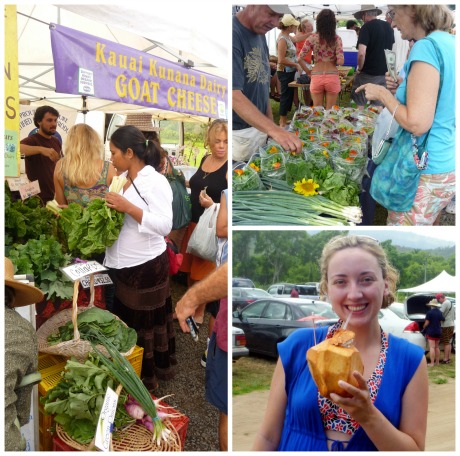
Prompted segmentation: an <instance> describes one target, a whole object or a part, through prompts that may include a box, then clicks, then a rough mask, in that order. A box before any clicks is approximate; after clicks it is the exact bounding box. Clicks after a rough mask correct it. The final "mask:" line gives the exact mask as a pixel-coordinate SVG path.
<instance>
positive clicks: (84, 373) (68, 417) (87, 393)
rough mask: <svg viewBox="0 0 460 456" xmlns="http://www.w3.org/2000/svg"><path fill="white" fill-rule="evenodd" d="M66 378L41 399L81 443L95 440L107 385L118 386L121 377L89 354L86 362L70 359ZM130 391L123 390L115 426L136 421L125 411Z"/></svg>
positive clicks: (113, 387)
mask: <svg viewBox="0 0 460 456" xmlns="http://www.w3.org/2000/svg"><path fill="white" fill-rule="evenodd" d="M62 376H63V379H62V380H61V382H59V383H58V384H57V385H56V386H55V387H54V388H53V389H51V390H49V391H48V392H47V394H46V396H43V397H41V398H40V402H41V403H42V404H43V405H44V409H45V413H47V414H50V415H56V416H55V417H54V421H55V422H56V423H59V424H60V425H61V426H62V427H63V429H64V431H65V432H66V433H67V434H69V435H70V436H71V437H72V438H73V439H74V440H76V441H77V442H79V443H81V444H87V443H90V442H91V441H92V439H93V438H94V435H95V432H96V426H97V422H98V419H99V415H100V413H101V409H102V405H103V403H104V396H105V393H106V391H107V387H110V388H112V389H113V390H115V389H116V387H117V386H118V383H117V380H116V379H115V378H114V376H113V375H112V374H111V373H110V371H109V370H108V369H107V367H105V366H104V365H102V364H101V363H100V361H99V359H98V358H97V357H95V356H92V355H91V354H90V355H89V357H88V359H87V360H86V361H85V363H84V364H81V363H79V362H78V361H77V360H75V359H74V358H72V359H71V360H69V361H67V364H66V366H65V371H64V372H63V374H62ZM126 400H127V394H126V393H125V392H124V391H122V392H121V394H120V397H119V400H118V405H117V411H116V414H115V422H114V426H115V428H117V429H119V428H121V427H122V426H125V425H127V424H130V423H133V422H134V421H135V420H134V419H133V418H132V417H131V416H129V415H128V413H127V412H126V410H125V406H124V404H125V402H126Z"/></svg>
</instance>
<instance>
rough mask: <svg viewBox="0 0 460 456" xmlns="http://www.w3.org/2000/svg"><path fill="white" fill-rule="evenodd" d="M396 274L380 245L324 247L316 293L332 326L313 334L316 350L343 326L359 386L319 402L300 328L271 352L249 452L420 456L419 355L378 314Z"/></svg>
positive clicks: (307, 342)
mask: <svg viewBox="0 0 460 456" xmlns="http://www.w3.org/2000/svg"><path fill="white" fill-rule="evenodd" d="M397 278H398V274H397V272H396V270H395V269H394V268H393V267H392V266H391V265H390V264H389V263H388V260H387V258H386V254H385V252H384V250H383V249H382V247H381V246H380V245H379V243H378V242H377V241H376V240H374V239H372V238H369V237H366V236H337V237H334V238H332V239H331V240H330V241H329V242H328V243H327V244H326V246H325V247H324V249H323V254H322V258H321V292H322V293H323V294H325V295H327V297H328V300H329V301H330V302H331V304H332V306H333V309H334V311H335V312H336V313H337V314H338V315H339V317H340V320H339V322H338V323H337V324H336V325H334V326H332V327H330V328H321V329H317V330H316V333H315V335H316V342H317V343H319V342H321V341H322V340H324V339H325V338H326V337H331V336H332V335H333V333H334V332H335V331H336V330H337V329H338V328H340V327H341V326H342V324H343V321H345V320H346V319H347V317H348V316H349V314H350V312H352V315H351V318H350V320H349V323H348V328H347V329H350V330H351V331H353V332H354V333H355V339H354V345H355V346H356V348H357V349H358V350H359V352H360V355H361V359H362V361H363V365H364V373H363V375H361V374H360V373H359V372H357V371H355V372H354V373H353V375H354V377H355V379H356V381H357V383H358V385H359V387H355V386H353V385H351V384H349V383H346V382H342V381H341V382H339V384H340V386H341V387H342V388H343V389H345V390H346V391H347V392H348V393H349V394H350V396H351V397H350V398H345V397H341V396H338V395H336V394H333V393H332V394H331V399H327V398H325V397H323V396H321V395H320V394H319V392H318V388H317V387H316V384H315V382H314V380H313V378H312V376H311V374H310V371H309V368H308V364H307V361H306V352H307V350H308V349H309V348H310V347H312V346H313V345H314V343H315V342H314V341H315V337H314V334H313V331H315V330H314V329H299V330H297V331H295V332H294V333H293V334H291V335H290V336H289V337H288V338H287V339H286V340H285V341H284V342H282V343H281V344H279V345H278V350H279V354H280V359H279V360H278V363H277V366H276V369H275V373H274V375H273V380H272V385H271V390H270V396H269V401H268V405H267V410H266V413H265V417H264V420H263V423H262V426H261V429H260V431H259V433H258V435H257V437H256V441H255V444H254V448H253V449H254V450H262V451H274V450H278V451H328V450H336V451H337V450H338V451H341V450H345V451H365V450H368V451H372V450H373V451H376V450H378V451H420V450H423V449H424V447H425V434H426V421H427V412H428V376H427V366H426V360H425V356H424V353H423V350H422V349H421V348H420V347H417V346H416V345H414V344H411V343H409V342H407V341H406V340H403V339H400V338H398V337H396V336H393V335H387V334H385V333H383V331H382V330H381V328H380V325H379V322H378V312H379V310H380V308H381V307H387V306H388V305H390V304H391V303H392V302H393V300H394V292H395V289H396V282H397Z"/></svg>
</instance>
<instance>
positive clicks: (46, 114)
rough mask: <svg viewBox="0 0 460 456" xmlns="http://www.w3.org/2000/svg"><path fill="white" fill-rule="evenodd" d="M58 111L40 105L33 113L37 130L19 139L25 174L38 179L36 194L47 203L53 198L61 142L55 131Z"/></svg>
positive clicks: (32, 178) (34, 179) (30, 178)
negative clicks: (37, 191)
mask: <svg viewBox="0 0 460 456" xmlns="http://www.w3.org/2000/svg"><path fill="white" fill-rule="evenodd" d="M58 117H59V112H58V111H57V110H56V109H54V108H53V107H51V106H40V107H39V108H37V109H36V111H35V114H34V124H35V126H36V127H37V128H38V132H37V133H35V134H33V135H31V136H29V137H28V138H25V139H23V140H22V141H21V154H22V155H24V156H25V164H26V174H27V177H28V179H29V180H30V181H31V182H33V181H36V180H38V184H39V185H40V193H39V194H38V196H39V197H40V198H41V199H42V200H43V203H45V204H46V203H47V202H48V201H51V200H53V199H54V181H53V174H54V167H55V166H56V162H57V161H58V160H59V158H61V156H62V153H61V149H62V146H61V143H60V142H59V139H57V138H56V137H55V136H54V134H55V133H56V127H57V119H58Z"/></svg>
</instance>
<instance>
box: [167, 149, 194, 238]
mask: <svg viewBox="0 0 460 456" xmlns="http://www.w3.org/2000/svg"><path fill="white" fill-rule="evenodd" d="M167 160H168V163H169V166H170V169H171V172H170V173H168V174H167V175H166V178H167V179H168V181H169V185H171V190H172V192H173V202H172V209H173V224H172V229H173V230H179V229H180V228H184V227H185V226H187V225H188V224H189V223H190V220H191V219H192V204H191V201H190V196H189V194H188V192H187V189H186V188H185V177H184V175H183V174H182V173H181V172H180V171H178V170H177V169H175V168H174V166H173V164H172V162H171V159H170V158H169V157H168V158H167Z"/></svg>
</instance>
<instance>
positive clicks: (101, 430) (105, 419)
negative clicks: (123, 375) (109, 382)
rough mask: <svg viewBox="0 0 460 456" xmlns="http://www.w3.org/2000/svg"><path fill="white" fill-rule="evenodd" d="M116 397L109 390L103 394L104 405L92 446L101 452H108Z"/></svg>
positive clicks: (116, 402) (115, 408) (116, 401)
mask: <svg viewBox="0 0 460 456" xmlns="http://www.w3.org/2000/svg"><path fill="white" fill-rule="evenodd" d="M117 404H118V395H117V393H116V392H115V391H114V390H113V389H111V388H107V392H106V393H105V398H104V405H103V406H102V410H101V414H100V415H99V420H98V422H97V428H96V439H95V441H94V445H95V446H96V447H97V448H99V449H100V450H101V451H110V437H111V435H112V427H113V422H114V421H115V413H116V411H117Z"/></svg>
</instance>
